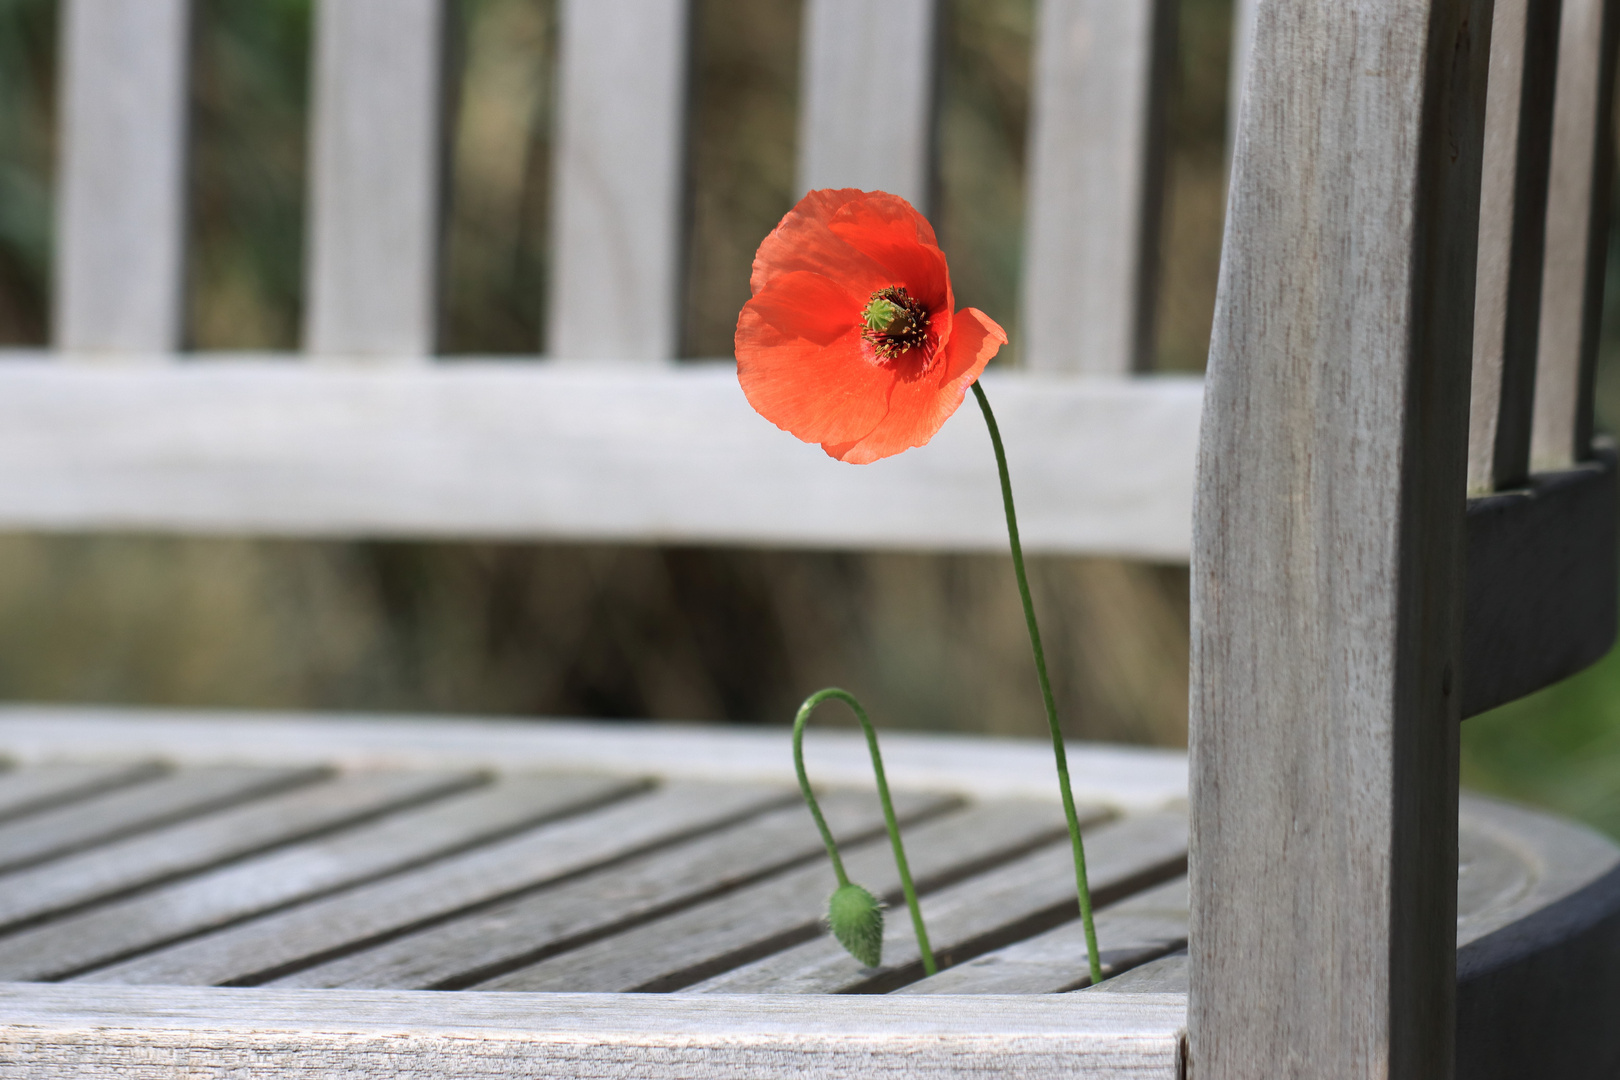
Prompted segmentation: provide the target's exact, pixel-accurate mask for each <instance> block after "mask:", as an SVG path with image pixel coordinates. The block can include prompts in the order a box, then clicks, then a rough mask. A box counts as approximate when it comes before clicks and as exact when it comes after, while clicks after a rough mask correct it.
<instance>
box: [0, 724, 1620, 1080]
mask: <svg viewBox="0 0 1620 1080" xmlns="http://www.w3.org/2000/svg"><path fill="white" fill-rule="evenodd" d="M806 746H807V752H808V759H809V768H810V771H811V775H812V776H813V777H815V778H816V779H817V781H818V783H820V784H823V785H825V789H826V794H825V796H824V806H825V809H826V811H827V814H828V817H829V822H830V824H831V825H832V827H833V829H834V831H835V832H836V833H837V834H838V835H839V836H840V839H841V843H842V845H843V848H844V853H845V857H846V859H847V860H848V862H849V865H850V870H851V875H852V877H853V878H854V879H855V880H857V881H861V882H864V883H865V884H867V885H868V886H869V887H871V888H872V889H873V890H874V891H877V892H880V893H883V894H886V895H887V897H888V900H889V902H890V904H891V905H893V904H896V903H898V902H899V892H898V881H897V879H896V878H895V872H894V869H893V863H892V860H891V858H890V855H889V853H888V850H887V842H886V840H885V838H884V834H883V830H882V818H881V814H880V812H879V808H878V806H877V801H876V798H875V796H874V795H873V794H872V793H871V792H870V790H869V789H870V783H869V780H868V778H867V768H868V766H867V764H866V762H865V759H864V746H863V744H862V743H861V741H860V739H859V737H858V735H857V734H856V733H854V732H850V731H842V730H826V731H815V732H812V733H811V735H810V737H809V738H808V739H807V742H806ZM885 752H886V758H887V760H888V764H889V770H890V775H891V779H892V783H893V785H894V787H895V789H896V809H897V812H898V813H899V814H900V816H901V818H902V820H903V828H904V830H905V836H906V840H907V845H908V853H909V855H910V859H911V862H912V866H913V867H914V871H915V873H916V875H917V879H918V886H919V890H920V891H921V893H922V896H923V909H924V914H925V917H926V919H927V921H928V925H929V929H930V934H931V936H932V937H933V939H934V943H935V949H936V951H937V953H938V954H939V957H940V960H941V966H942V969H943V970H941V971H940V973H939V974H938V975H935V976H933V977H924V976H923V972H922V970H921V966H920V962H919V960H918V957H917V954H916V949H915V945H914V942H913V939H912V936H911V931H910V926H909V922H908V920H906V919H904V918H903V917H895V916H898V915H900V914H901V913H900V912H895V915H894V916H891V918H890V919H889V926H888V935H887V940H886V942H885V950H884V965H883V966H882V967H880V968H875V969H869V968H862V967H861V966H860V965H859V964H858V963H857V962H856V961H855V960H853V959H852V958H850V957H849V956H848V955H846V954H845V953H844V952H843V950H842V949H841V948H839V947H838V946H837V945H836V943H834V942H832V941H831V939H830V938H829V937H828V936H827V935H826V934H825V932H824V930H823V928H822V926H821V924H820V917H821V913H822V910H823V904H824V902H825V898H826V896H827V895H828V893H829V892H830V891H831V889H832V886H833V878H832V874H831V871H830V869H829V868H828V866H827V863H826V859H825V856H824V855H823V853H822V851H821V847H820V843H819V840H818V838H817V836H816V833H815V830H814V827H813V826H812V824H811V822H810V819H809V816H808V814H807V813H806V812H805V810H804V808H803V805H802V803H801V801H800V799H799V796H798V793H797V790H796V788H794V786H793V784H792V772H791V756H790V754H789V752H788V746H787V737H786V732H785V731H782V730H776V729H757V728H719V727H696V726H690V727H688V726H679V725H655V724H606V723H583V722H562V721H551V722H535V721H475V720H464V721H457V720H449V719H427V718H370V719H362V718H355V717H353V716H347V717H340V716H310V715H302V716H292V715H282V716H270V715H259V714H222V713H218V712H213V713H195V712H180V711H168V710H163V711H158V710H127V709H91V708H74V709H59V708H48V707H27V706H11V707H6V708H4V709H0V754H3V755H4V756H5V757H6V759H7V760H8V761H9V762H10V766H9V768H8V769H6V771H4V772H0V980H4V981H5V982H4V985H3V986H0V1064H3V1065H5V1066H7V1067H10V1068H16V1069H20V1070H22V1071H24V1072H25V1073H26V1075H29V1076H41V1077H56V1076H62V1077H66V1076H74V1077H94V1076H113V1075H118V1076H170V1075H174V1074H175V1072H176V1071H177V1070H186V1069H191V1070H197V1075H231V1076H261V1075H262V1076H271V1075H275V1076H287V1075H299V1074H303V1073H307V1074H309V1075H323V1074H331V1073H334V1072H342V1073H343V1074H344V1075H356V1076H369V1075H377V1076H382V1075H389V1076H396V1075H398V1076H403V1075H423V1076H427V1075H433V1076H440V1075H455V1076H492V1077H493V1076H516V1075H531V1074H533V1072H534V1071H535V1070H537V1069H540V1070H544V1071H545V1072H546V1074H547V1075H569V1076H594V1075H635V1076H689V1075H693V1073H694V1071H703V1072H705V1073H706V1074H713V1075H748V1076H778V1075H781V1076H786V1075H790V1074H802V1073H804V1072H805V1071H807V1070H808V1071H810V1072H812V1073H813V1074H815V1075H856V1074H865V1075H870V1074H872V1071H873V1070H875V1069H880V1068H881V1069H885V1070H889V1069H894V1070H896V1071H898V1072H899V1073H900V1074H901V1075H907V1076H911V1075H916V1076H931V1075H957V1074H960V1073H962V1072H967V1071H975V1070H980V1069H988V1070H990V1071H992V1072H996V1073H1000V1072H1002V1071H1007V1072H1009V1073H1011V1072H1017V1073H1018V1074H1019V1075H1022V1076H1044V1075H1054V1076H1055V1075H1058V1074H1060V1073H1061V1074H1063V1075H1072V1072H1071V1071H1070V1070H1071V1068H1072V1065H1073V1063H1074V1062H1075V1061H1076V1060H1077V1059H1078V1060H1080V1061H1083V1062H1085V1063H1087V1066H1088V1071H1087V1072H1086V1075H1097V1076H1164V1077H1176V1076H1180V1075H1182V1072H1181V1069H1182V1059H1183V1056H1184V1050H1183V1036H1184V1031H1185V1023H1186V993H1187V988H1186V978H1185V953H1184V952H1183V951H1182V949H1183V946H1184V945H1185V941H1186V934H1187V929H1186V928H1187V891H1186V889H1187V880H1186V858H1187V817H1186V804H1185V785H1186V775H1187V773H1186V759H1185V757H1184V756H1183V755H1180V754H1177V753H1173V752H1167V751H1159V750H1147V749H1132V748H1122V747H1092V746H1080V747H1076V748H1075V749H1074V750H1073V751H1072V756H1071V767H1072V768H1073V772H1074V777H1075V783H1076V796H1077V798H1078V799H1079V800H1080V802H1081V804H1082V819H1083V821H1084V822H1085V831H1086V833H1087V837H1088V855H1089V861H1090V869H1091V877H1092V883H1093V888H1094V890H1095V893H1096V897H1097V901H1098V904H1099V915H1098V933H1099V936H1100V938H1101V943H1102V947H1103V957H1102V959H1103V962H1104V966H1105V969H1106V970H1107V971H1108V972H1109V974H1110V975H1115V976H1118V977H1117V978H1112V979H1110V980H1109V981H1107V982H1106V983H1105V984H1103V985H1102V986H1099V987H1095V988H1086V982H1087V979H1086V959H1085V946H1084V941H1083V938H1082V935H1081V933H1080V927H1079V923H1078V921H1077V920H1076V918H1075V915H1076V912H1075V903H1074V898H1073V892H1072V878H1071V876H1070V871H1069V867H1068V850H1067V844H1066V840H1065V834H1064V829H1063V819H1062V814H1061V812H1060V810H1059V807H1058V806H1057V804H1056V800H1055V785H1054V784H1052V782H1051V779H1052V778H1051V762H1050V757H1049V750H1048V749H1047V748H1046V747H1044V746H1042V745H1041V744H1039V743H1024V742H1014V741H1007V740H987V739H982V738H969V737H947V736H937V735H923V734H912V733H891V734H889V735H887V736H886V737H885ZM1461 828H1462V841H1461V850H1462V863H1461V867H1460V876H1459V920H1458V945H1459V949H1460V952H1459V969H1460V976H1461V978H1462V984H1461V986H1460V1006H1461V1012H1460V1016H1461V1018H1462V1020H1461V1022H1463V1023H1465V1024H1469V1023H1475V1024H1478V1023H1485V1024H1486V1025H1487V1026H1488V1028H1489V1029H1491V1030H1496V1031H1499V1032H1500V1031H1502V1030H1504V1025H1503V1023H1502V1019H1503V1018H1502V1016H1501V1015H1500V1014H1499V1013H1492V1014H1491V1015H1489V1016H1482V1015H1477V1014H1480V1013H1482V1011H1483V1012H1490V1011H1491V1010H1492V1009H1495V1008H1497V1006H1495V1005H1494V1004H1493V1005H1491V1006H1489V1008H1487V1007H1486V1006H1485V1005H1484V1004H1483V1002H1484V998H1483V997H1482V996H1480V995H1471V994H1470V981H1471V980H1472V981H1473V982H1474V983H1477V984H1478V985H1479V986H1481V987H1483V986H1484V985H1486V984H1487V983H1490V984H1492V985H1497V984H1507V983H1512V984H1514V985H1519V984H1523V983H1525V981H1526V980H1527V979H1528V988H1529V989H1531V990H1536V991H1537V992H1539V993H1543V994H1545V993H1546V992H1547V989H1546V986H1545V985H1544V983H1545V980H1541V981H1539V982H1538V981H1537V979H1536V978H1535V975H1534V972H1533V971H1529V974H1528V975H1527V974H1526V972H1527V970H1528V969H1527V968H1526V967H1525V964H1526V962H1527V958H1528V961H1533V960H1534V955H1543V954H1546V953H1547V951H1548V950H1549V949H1551V950H1554V951H1556V950H1558V949H1564V950H1569V949H1572V948H1573V949H1578V950H1581V951H1583V952H1584V953H1585V954H1587V955H1589V956H1592V957H1602V956H1605V955H1612V954H1614V953H1616V952H1617V951H1620V848H1617V847H1616V846H1615V845H1614V844H1612V843H1610V842H1609V841H1608V840H1606V839H1604V838H1602V837H1599V836H1597V835H1596V834H1593V833H1591V832H1589V831H1588V830H1585V829H1583V828H1580V827H1578V826H1575V825H1572V824H1569V823H1566V822H1562V821H1559V820H1557V819H1554V818H1551V817H1548V816H1545V815H1542V814H1538V813H1533V812H1530V811H1527V810H1523V809H1519V808H1515V807H1512V806H1508V805H1506V804H1503V803H1499V802H1495V801H1491V800H1486V799H1483V798H1479V797H1467V798H1465V799H1464V802H1463V807H1462V814H1461ZM1527 943H1528V944H1527ZM1527 949H1528V950H1529V951H1528V952H1527ZM1531 954H1534V955H1531ZM1532 966H1533V963H1532ZM1616 981H1617V980H1616V979H1615V977H1614V976H1613V975H1612V974H1611V975H1610V976H1609V977H1608V978H1607V980H1606V981H1605V980H1603V979H1599V980H1598V981H1597V982H1594V983H1593V984H1591V986H1590V987H1589V989H1588V992H1589V993H1590V992H1592V991H1594V990H1595V991H1596V992H1597V993H1599V995H1600V996H1601V995H1602V994H1603V993H1605V992H1607V993H1609V994H1611V995H1612V994H1613V993H1614V989H1613V988H1614V984H1615V983H1616ZM1076 990H1082V991H1083V992H1080V993H1072V992H1071V991H1076ZM434 991H439V992H438V993H435V992H434ZM443 991H454V992H452V993H444V992H443ZM829 995H830V996H829ZM1509 996H1510V997H1512V998H1518V997H1521V996H1523V995H1509ZM1476 997H1479V998H1480V1002H1481V1004H1480V1007H1478V1008H1475V1009H1474V1010H1473V1011H1472V1012H1471V1011H1470V1002H1471V1001H1474V999H1475V998H1476ZM1501 997H1502V995H1500V994H1496V995H1495V996H1494V997H1493V998H1492V999H1491V1000H1492V1001H1493V1002H1494V1001H1496V1000H1498V999H1500V998H1501ZM1553 997H1554V999H1555V1000H1556V999H1557V995H1556V994H1554V995H1553ZM1540 1011H1541V1013H1543V1014H1547V1010H1546V1009H1543V1010H1540ZM1565 1011H1566V1013H1568V1012H1570V1010H1568V1009H1566V1010H1565ZM1583 1011H1585V1010H1583V1009H1581V1008H1576V1009H1574V1010H1573V1013H1574V1014H1578V1013H1581V1012H1583ZM1543 1021H1544V1022H1545V1023H1547V1024H1550V1027H1548V1028H1547V1029H1546V1030H1543V1031H1541V1032H1540V1033H1539V1034H1538V1035H1537V1036H1536V1039H1535V1040H1534V1041H1536V1042H1537V1043H1542V1042H1547V1041H1549V1040H1559V1039H1561V1040H1563V1041H1564V1042H1565V1043H1568V1042H1569V1038H1568V1037H1569V1035H1570V1030H1569V1028H1570V1023H1571V1021H1570V1020H1569V1019H1567V1018H1566V1019H1565V1020H1564V1021H1562V1022H1560V1020H1559V1017H1558V1016H1557V1015H1543ZM1507 1029H1508V1030H1516V1029H1513V1028H1512V1025H1511V1024H1510V1025H1507ZM1588 1041H1590V1040H1588ZM1497 1042H1498V1043H1500V1042H1501V1039H1500V1038H1499V1039H1498V1040H1497ZM1581 1042H1582V1040H1580V1039H1579V1038H1576V1039H1574V1044H1580V1043H1581ZM1470 1045H1473V1042H1472V1041H1471V1040H1467V1039H1460V1040H1459V1047H1463V1048H1466V1047H1469V1046H1470ZM1464 1056H1465V1058H1466V1057H1468V1056H1471V1055H1468V1054H1467V1053H1465V1055H1464ZM1498 1057H1499V1058H1500V1054H1498ZM700 1064H701V1069H700V1068H699V1066H700ZM188 1075H189V1074H188ZM1459 1075H1496V1073H1494V1072H1485V1073H1477V1072H1473V1071H1469V1070H1463V1071H1460V1072H1459Z"/></svg>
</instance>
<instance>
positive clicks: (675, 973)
mask: <svg viewBox="0 0 1620 1080" xmlns="http://www.w3.org/2000/svg"><path fill="white" fill-rule="evenodd" d="M1089 816H1090V815H1088V817H1089ZM1062 821H1063V819H1062V816H1061V814H1060V813H1059V812H1058V811H1057V810H1056V808H1055V807H1052V806H1049V805H1040V804H1033V803H1032V804H1025V805H1018V804H1012V803H1001V804H992V805H986V806H978V807H971V808H969V809H967V810H964V811H962V812H960V813H956V814H951V815H947V816H945V817H942V818H936V819H934V820H932V821H929V822H926V823H924V824H921V825H918V826H916V827H915V828H911V829H907V830H906V832H905V844H906V859H907V861H908V862H909V863H910V865H911V870H912V875H913V877H914V878H915V880H916V884H917V889H918V891H919V892H927V891H928V890H929V889H931V888H933V887H935V886H938V885H940V884H943V883H946V882H949V881H954V880H956V879H957V878H960V877H963V876H965V875H969V874H971V873H973V872H975V871H977V870H983V869H987V868H988V867H990V866H993V865H996V864H998V863H1001V862H1005V861H1007V860H1008V859H1010V858H1013V857H1015V856H1016V855H1019V854H1022V853H1023V852H1025V851H1027V850H1029V849H1030V848H1031V847H1033V846H1037V845H1040V844H1042V843H1045V842H1049V841H1051V840H1052V839H1053V837H1054V834H1055V833H1056V832H1057V831H1058V830H1060V829H1061V828H1062V827H1063V826H1062ZM842 854H843V857H844V865H845V868H846V869H847V870H848V872H849V876H850V878H851V880H853V881H856V882H858V883H860V884H862V885H864V886H866V888H868V889H870V890H871V891H872V892H873V894H875V895H877V896H879V897H886V898H887V899H888V900H889V901H890V902H891V903H892V902H893V901H895V900H897V899H898V898H899V896H900V879H899V877H898V875H897V874H896V872H895V869H894V855H893V853H892V852H891V851H890V849H889V845H888V841H887V839H882V840H871V841H868V842H867V843H865V844H861V845H851V846H850V847H849V848H848V849H847V850H845V851H844V852H842ZM836 886H837V880H836V879H835V878H834V877H833V873H832V869H831V868H830V867H829V866H828V865H827V864H826V863H825V862H824V861H816V862H813V863H811V864H810V865H808V866H805V867H803V868H801V869H798V870H794V871H791V872H789V873H786V874H780V875H777V876H776V877H774V878H771V879H769V880H767V881H763V882H760V883H759V884H757V885H753V886H749V887H748V888H745V889H739V890H737V891H736V892H733V893H731V894H729V895H727V896H723V897H719V898H717V899H715V900H711V901H709V902H707V903H704V904H699V905H696V906H694V907H691V908H688V909H686V910H685V911H682V912H679V913H677V914H675V915H672V916H669V917H667V918H663V919H659V920H656V921H654V922H651V923H648V924H646V925H644V926H641V927H639V928H637V929H635V930H631V931H628V932H626V933H623V934H619V935H617V936H615V937H614V938H612V939H610V940H607V941H600V942H596V943H595V944H592V945H587V946H585V947H583V948H580V949H575V950H573V951H571V952H567V953H563V954H562V955H561V956H555V957H551V958H550V959H547V960H542V961H540V962H539V963H536V964H532V965H530V966H528V967H524V968H518V969H516V970H514V971H511V972H509V973H507V974H505V975H501V976H498V977H496V978H494V979H490V980H488V981H486V982H483V983H480V984H478V986H477V989H480V990H551V991H598V992H602V991H608V992H611V991H628V990H657V991H662V990H677V989H680V988H681V987H684V986H689V985H691V984H693V983H696V982H699V981H701V980H703V979H705V978H708V977H709V976H711V975H714V974H716V973H718V972H721V971H725V970H728V969H730V968H732V967H735V966H737V965H738V964H743V963H747V962H748V961H751V960H753V959H754V958H756V957H758V956H760V955H763V954H766V953H770V952H773V951H775V950H777V949H781V948H783V947H786V946H790V945H793V944H796V943H798V942H800V941H804V940H806V939H808V938H811V937H814V936H815V935H816V932H817V927H818V925H819V923H820V921H821V920H822V919H823V918H824V917H825V915H826V906H827V897H828V896H829V895H831V893H832V891H833V889H834V888H835V887H836Z"/></svg>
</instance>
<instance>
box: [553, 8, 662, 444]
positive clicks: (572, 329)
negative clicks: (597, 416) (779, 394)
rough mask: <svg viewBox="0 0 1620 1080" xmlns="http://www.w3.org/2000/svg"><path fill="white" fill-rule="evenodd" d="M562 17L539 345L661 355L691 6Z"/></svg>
mask: <svg viewBox="0 0 1620 1080" xmlns="http://www.w3.org/2000/svg"><path fill="white" fill-rule="evenodd" d="M560 14H561V29H560V34H561V40H560V42H559V44H558V61H559V64H560V69H561V70H560V73H559V75H558V88H559V99H558V119H557V143H556V152H555V153H556V162H557V168H556V176H555V180H554V183H555V188H554V189H553V190H554V192H555V197H554V200H553V204H552V225H551V228H552V238H553V245H554V254H553V257H552V258H553V261H552V264H551V272H550V275H549V279H550V282H551V296H550V302H549V309H548V317H547V327H548V338H549V340H548V342H547V346H546V350H547V351H548V352H549V353H551V354H552V355H553V356H565V357H570V358H578V359H589V360H663V359H667V358H669V357H672V356H674V355H675V351H676V347H677V344H678V336H679V333H680V328H679V300H680V295H681V287H680V281H679V277H678V273H679V269H680V263H681V244H682V241H683V239H684V235H683V229H682V211H683V209H684V206H683V194H682V192H683V188H684V181H685V165H686V145H685V133H686V89H687V67H688V52H689V48H690V42H689V36H690V32H691V12H690V10H689V2H688V0H564V2H563V3H562V4H561V5H560ZM536 426H537V427H538V426H539V425H536Z"/></svg>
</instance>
